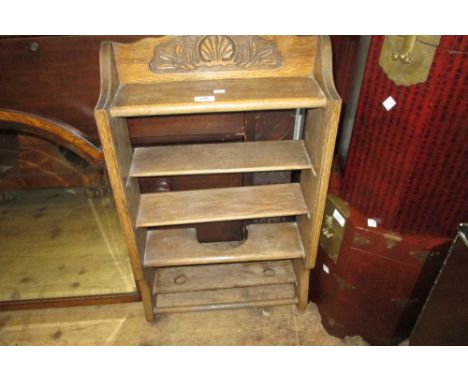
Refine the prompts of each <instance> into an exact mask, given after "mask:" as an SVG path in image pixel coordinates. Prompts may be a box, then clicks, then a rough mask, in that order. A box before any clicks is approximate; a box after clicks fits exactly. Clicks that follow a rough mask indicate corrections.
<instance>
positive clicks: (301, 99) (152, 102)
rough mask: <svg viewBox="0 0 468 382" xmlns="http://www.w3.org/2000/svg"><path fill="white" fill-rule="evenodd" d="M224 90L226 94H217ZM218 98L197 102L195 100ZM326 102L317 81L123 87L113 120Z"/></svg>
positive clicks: (252, 80) (228, 81) (113, 109)
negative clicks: (116, 118) (117, 118)
mask: <svg viewBox="0 0 468 382" xmlns="http://www.w3.org/2000/svg"><path fill="white" fill-rule="evenodd" d="M214 90H224V93H222V94H220V93H214V92H213V91H214ZM207 96H208V97H215V98H214V100H213V101H208V102H207V101H205V102H197V101H195V97H207ZM325 104H326V98H325V96H324V94H323V92H322V90H321V89H320V87H319V86H318V84H317V83H316V81H315V80H314V79H313V78H309V77H277V78H247V79H226V80H215V81H204V80H203V81H174V82H167V83H165V82H160V83H148V84H122V85H120V87H119V89H118V91H117V94H116V95H115V97H114V100H113V102H112V105H111V108H110V113H111V115H112V116H113V117H137V116H150V115H164V114H191V113H213V112H226V111H228V112H230V111H245V110H277V109H297V108H316V107H323V106H325Z"/></svg>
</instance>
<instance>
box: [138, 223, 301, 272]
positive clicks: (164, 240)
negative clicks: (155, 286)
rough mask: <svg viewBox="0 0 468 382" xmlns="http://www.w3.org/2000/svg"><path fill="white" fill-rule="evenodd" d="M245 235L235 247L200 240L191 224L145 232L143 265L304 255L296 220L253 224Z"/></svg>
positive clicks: (188, 263) (285, 257)
mask: <svg viewBox="0 0 468 382" xmlns="http://www.w3.org/2000/svg"><path fill="white" fill-rule="evenodd" d="M247 232H248V238H247V240H246V241H245V242H244V243H242V244H241V245H239V246H236V247H234V248H226V247H223V248H220V246H219V245H217V244H216V243H204V244H200V243H199V242H198V241H197V239H196V231H195V229H193V228H185V229H171V230H154V231H149V232H148V240H147V245H146V252H145V258H144V266H145V267H167V266H174V265H190V264H213V263H233V262H242V261H261V260H280V259H293V258H300V257H304V249H303V247H302V243H301V238H300V237H299V233H298V230H297V226H296V223H279V224H253V225H250V226H248V227H247Z"/></svg>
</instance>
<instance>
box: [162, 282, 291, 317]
mask: <svg viewBox="0 0 468 382" xmlns="http://www.w3.org/2000/svg"><path fill="white" fill-rule="evenodd" d="M296 301H297V299H296V297H295V295H294V287H293V285H292V284H280V285H264V286H258V287H246V288H233V289H220V290H214V291H198V292H187V293H167V294H159V295H157V296H156V309H155V313H172V312H184V311H185V312H188V311H198V310H213V309H233V308H246V307H252V306H271V305H286V304H295V303H296Z"/></svg>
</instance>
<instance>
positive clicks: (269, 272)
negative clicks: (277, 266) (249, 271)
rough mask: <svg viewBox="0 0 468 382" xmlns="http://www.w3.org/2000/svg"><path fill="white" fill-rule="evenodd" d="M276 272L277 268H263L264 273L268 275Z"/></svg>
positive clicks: (270, 275)
mask: <svg viewBox="0 0 468 382" xmlns="http://www.w3.org/2000/svg"><path fill="white" fill-rule="evenodd" d="M275 274H276V272H275V270H274V269H272V268H265V269H264V270H263V275H264V276H266V277H272V276H274V275H275Z"/></svg>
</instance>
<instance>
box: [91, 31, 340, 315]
mask: <svg viewBox="0 0 468 382" xmlns="http://www.w3.org/2000/svg"><path fill="white" fill-rule="evenodd" d="M100 60H101V95H100V99H99V102H98V104H97V106H96V110H95V117H96V122H97V125H98V129H99V134H100V138H101V142H102V145H103V151H104V155H105V159H106V164H107V169H108V172H109V179H110V182H111V185H112V189H113V192H114V196H115V201H116V206H117V209H118V213H119V218H120V221H121V224H122V227H123V231H124V237H125V240H126V244H127V246H128V249H129V255H130V260H131V265H132V270H133V273H134V277H135V280H136V283H137V286H138V289H139V291H140V294H141V298H142V301H143V306H144V308H145V315H146V318H147V319H148V320H153V319H154V315H155V314H159V313H171V312H184V311H197V310H211V309H225V308H241V307H253V306H272V305H282V304H297V307H298V309H299V310H304V309H305V307H306V306H307V301H308V284H309V274H310V269H311V268H313V267H314V265H315V256H316V251H317V247H318V239H319V234H320V227H321V221H322V217H323V210H324V207H325V198H326V193H327V187H328V180H329V175H330V170H331V163H332V155H333V148H334V143H335V137H336V130H337V124H338V118H339V113H340V108H341V100H340V98H339V96H338V94H337V92H336V90H335V87H334V84H333V78H332V75H331V47H330V41H329V39H328V38H327V37H314V36H302V37H298V36H294V37H293V36H262V37H260V36H167V37H160V38H146V39H143V40H140V41H138V42H135V43H131V44H119V43H113V42H105V43H103V45H102V47H101V53H100ZM299 108H300V109H306V117H305V121H304V133H303V139H302V140H289V141H270V142H238V143H213V144H191V145H169V146H153V147H136V148H135V147H132V145H131V143H130V138H129V133H128V128H127V121H126V118H131V117H140V116H157V115H172V114H192V113H213V112H229V111H233V112H234V111H247V110H275V109H299ZM292 170H297V171H299V172H300V182H298V183H287V184H272V185H261V186H243V187H233V188H219V189H202V190H193V191H176V192H160V193H148V194H141V193H140V190H139V186H138V178H142V177H153V176H179V175H201V174H229V173H249V172H259V171H292ZM228 201H235V202H231V203H228ZM272 217H295V221H294V222H288V223H267V224H250V225H248V226H247V238H246V240H245V241H244V242H242V243H221V244H220V243H204V244H201V243H199V242H198V241H197V236H196V230H195V229H194V228H185V227H183V225H186V224H193V223H205V222H223V221H232V220H245V219H256V218H272ZM169 226H170V227H169ZM178 226H182V227H178Z"/></svg>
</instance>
